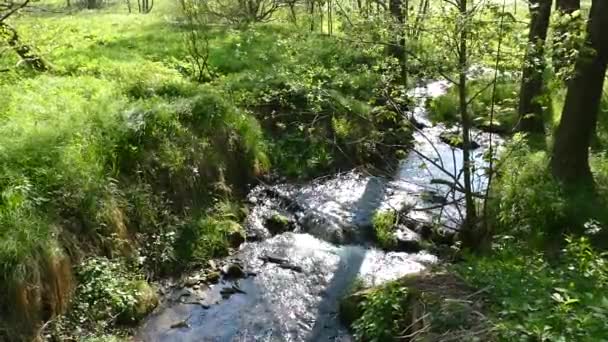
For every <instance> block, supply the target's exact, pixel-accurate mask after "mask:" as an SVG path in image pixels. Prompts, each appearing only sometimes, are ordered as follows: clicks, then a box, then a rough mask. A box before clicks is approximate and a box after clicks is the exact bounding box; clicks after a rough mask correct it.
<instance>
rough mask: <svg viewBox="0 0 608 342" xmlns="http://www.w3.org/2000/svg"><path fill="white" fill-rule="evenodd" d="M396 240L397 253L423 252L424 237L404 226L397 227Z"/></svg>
mask: <svg viewBox="0 0 608 342" xmlns="http://www.w3.org/2000/svg"><path fill="white" fill-rule="evenodd" d="M395 238H396V240H397V246H396V250H397V251H400V252H408V253H418V252H420V251H421V250H422V237H421V236H420V234H418V233H416V232H415V231H413V230H411V229H409V228H408V227H406V226H404V225H398V226H397V229H396V231H395Z"/></svg>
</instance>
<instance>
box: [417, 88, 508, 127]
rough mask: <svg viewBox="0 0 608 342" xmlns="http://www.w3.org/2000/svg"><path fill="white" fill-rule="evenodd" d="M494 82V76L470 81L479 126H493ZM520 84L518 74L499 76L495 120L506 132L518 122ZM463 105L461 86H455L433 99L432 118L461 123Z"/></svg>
mask: <svg viewBox="0 0 608 342" xmlns="http://www.w3.org/2000/svg"><path fill="white" fill-rule="evenodd" d="M492 82H493V81H492V80H490V79H486V78H483V79H478V80H472V81H469V82H468V89H467V92H468V94H469V96H470V99H472V102H471V104H470V105H469V110H470V113H471V117H472V118H473V123H474V125H475V126H478V127H489V126H490V114H491V107H492V95H493V86H492ZM518 87H519V85H518V83H517V80H516V79H514V78H511V77H508V76H501V77H500V78H499V79H498V80H497V84H496V94H495V96H496V97H495V103H494V118H493V121H492V124H493V126H496V127H498V129H499V130H500V131H502V132H507V131H510V130H511V129H512V128H513V127H514V126H515V124H516V123H517V119H518V117H517V98H518V93H519V89H518ZM459 108H460V103H459V99H458V89H457V88H456V87H452V88H450V89H449V90H448V92H447V93H446V94H445V95H442V96H439V97H437V98H435V99H433V100H431V102H430V104H429V112H430V118H431V120H432V121H433V122H443V123H448V124H455V123H458V122H460V112H459V110H460V109H459Z"/></svg>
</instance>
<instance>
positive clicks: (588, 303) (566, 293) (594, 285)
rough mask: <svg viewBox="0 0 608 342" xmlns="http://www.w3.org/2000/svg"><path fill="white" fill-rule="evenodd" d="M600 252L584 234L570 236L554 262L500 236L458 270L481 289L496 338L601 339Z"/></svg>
mask: <svg viewBox="0 0 608 342" xmlns="http://www.w3.org/2000/svg"><path fill="white" fill-rule="evenodd" d="M604 257H605V256H604V255H603V254H601V253H600V252H598V251H597V250H595V249H593V248H592V247H591V245H590V243H589V240H588V238H572V239H569V240H568V241H567V245H566V247H565V249H564V250H563V252H562V253H561V256H560V258H559V259H558V260H557V261H556V260H555V259H553V260H549V259H548V258H547V257H545V256H544V255H542V254H541V253H538V252H536V251H533V250H531V249H528V248H527V247H525V246H522V245H521V244H520V243H518V242H516V240H513V239H504V240H502V241H501V242H500V243H499V244H498V247H497V249H496V250H495V252H494V253H493V254H492V255H491V256H488V257H486V258H474V259H470V260H468V261H467V262H465V263H464V264H462V265H458V266H457V270H458V272H459V273H460V274H461V275H462V276H463V277H464V278H465V279H466V280H467V281H468V282H470V283H471V284H473V285H475V286H477V287H478V288H483V289H486V291H487V297H488V298H489V300H490V301H489V303H490V305H491V306H490V311H489V312H490V317H491V319H492V320H493V322H494V325H495V329H496V331H497V333H498V337H499V340H501V341H521V340H530V339H533V340H545V341H546V340H551V341H560V340H561V341H603V340H606V339H607V338H608V332H607V331H606V329H605V323H604V320H605V319H606V315H608V298H607V297H606V295H605V293H606V285H607V282H606V279H607V275H608V268H606V263H605V259H604Z"/></svg>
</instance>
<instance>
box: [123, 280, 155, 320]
mask: <svg viewBox="0 0 608 342" xmlns="http://www.w3.org/2000/svg"><path fill="white" fill-rule="evenodd" d="M129 287H130V288H131V289H132V290H133V292H134V297H135V300H134V302H133V304H132V305H131V306H130V307H128V308H127V309H126V310H125V311H123V312H122V313H121V314H120V316H119V322H121V323H123V324H134V323H137V322H139V321H140V320H142V319H143V318H144V317H146V315H148V314H149V313H150V312H152V310H154V308H156V306H157V305H158V294H157V291H156V289H154V287H152V286H150V284H148V282H147V281H144V280H138V281H135V282H133V283H132V284H130V286H129Z"/></svg>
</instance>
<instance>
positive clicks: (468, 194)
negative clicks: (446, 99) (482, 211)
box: [458, 0, 480, 250]
mask: <svg viewBox="0 0 608 342" xmlns="http://www.w3.org/2000/svg"><path fill="white" fill-rule="evenodd" d="M458 4H459V12H460V16H461V18H460V22H461V25H462V27H460V28H459V29H460V36H459V38H458V39H459V47H458V66H459V79H458V98H459V103H460V119H461V125H462V142H463V146H464V148H463V149H462V159H463V160H462V161H463V172H462V174H463V177H464V192H465V193H464V196H465V212H466V217H465V220H464V222H463V227H462V243H463V247H465V248H469V249H471V250H476V249H477V248H478V247H479V242H480V234H479V232H477V229H476V223H477V209H476V206H475V200H474V198H473V186H472V172H471V166H472V165H471V150H470V149H469V148H468V146H471V137H470V128H471V118H470V117H469V111H468V100H467V71H468V69H469V65H468V63H469V56H468V44H467V43H468V42H467V40H468V39H469V37H468V31H469V30H468V25H469V24H468V22H467V16H468V11H467V0H459V3H458Z"/></svg>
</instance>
